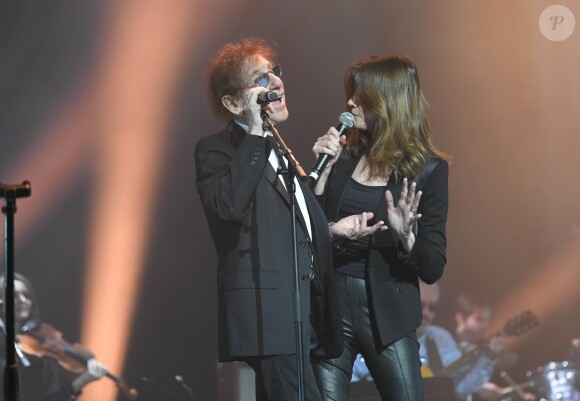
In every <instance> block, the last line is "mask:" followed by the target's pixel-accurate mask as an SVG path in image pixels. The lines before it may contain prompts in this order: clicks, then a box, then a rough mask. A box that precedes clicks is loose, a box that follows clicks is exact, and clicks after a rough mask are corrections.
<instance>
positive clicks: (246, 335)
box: [195, 121, 343, 361]
mask: <svg viewBox="0 0 580 401" xmlns="http://www.w3.org/2000/svg"><path fill="white" fill-rule="evenodd" d="M270 150H271V146H270V139H267V138H262V137H258V136H255V135H248V134H246V133H245V132H244V130H243V129H242V128H241V127H240V126H239V125H238V124H236V123H234V122H233V121H231V122H230V124H229V125H228V127H227V128H226V129H225V130H223V131H221V132H219V133H217V134H215V135H211V136H208V137H205V138H202V139H201V140H200V141H199V142H198V143H197V145H196V149H195V161H196V169H197V183H196V186H197V190H198V192H199V195H200V197H201V202H202V205H203V208H204V211H205V215H206V218H207V221H208V223H209V229H210V232H211V236H212V238H213V241H214V245H215V248H216V251H217V255H218V258H219V263H218V274H217V284H218V302H219V305H218V313H219V317H218V321H219V359H220V361H230V360H240V359H244V358H245V357H250V356H265V355H290V354H294V353H295V340H294V339H295V333H294V329H295V327H294V314H293V302H292V299H293V298H292V294H293V291H294V270H293V262H292V247H291V244H292V242H291V229H290V227H291V218H290V207H289V205H290V204H289V196H288V193H287V192H286V190H285V189H284V187H283V186H282V184H281V183H280V182H279V180H278V179H277V178H276V173H275V172H274V169H273V168H272V166H271V165H270V163H269V162H268V156H269V154H270ZM300 186H301V188H302V191H303V193H304V198H305V200H306V204H307V206H308V212H309V214H310V219H311V225H312V237H313V238H312V244H313V246H312V244H311V243H310V241H309V237H308V232H307V229H306V226H305V224H304V218H303V217H302V215H301V213H300V211H299V210H300V209H299V207H298V206H296V209H297V211H298V215H299V216H298V224H297V225H296V227H297V234H298V244H299V245H298V247H297V248H298V265H299V270H300V277H301V280H300V283H301V291H300V293H301V301H302V316H303V320H304V329H305V330H306V329H307V328H308V326H307V325H308V317H309V316H310V320H311V323H312V328H313V330H314V331H315V336H316V337H317V338H318V340H319V342H320V343H319V344H318V345H319V347H318V348H317V349H315V350H313V351H315V352H316V354H317V356H319V357H335V356H338V355H340V354H341V353H342V346H343V345H342V321H341V317H340V310H339V306H338V300H337V294H336V287H335V284H334V276H333V272H332V266H331V263H332V261H331V260H332V252H331V243H330V235H329V232H328V223H327V220H326V217H325V215H324V212H323V211H322V209H321V208H320V206H319V204H318V202H317V201H316V198H315V197H314V194H313V193H312V192H311V190H310V189H309V188H308V187H307V185H305V184H304V183H300ZM312 252H313V255H314V260H315V262H316V270H317V275H316V276H315V279H313V280H311V279H310V273H311V268H310V255H311V253H312ZM311 284H312V285H311ZM311 289H312V291H311ZM311 292H312V294H311ZM311 295H312V296H311ZM310 306H311V307H310Z"/></svg>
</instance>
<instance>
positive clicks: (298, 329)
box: [261, 111, 306, 401]
mask: <svg viewBox="0 0 580 401" xmlns="http://www.w3.org/2000/svg"><path fill="white" fill-rule="evenodd" d="M261 117H262V121H263V124H262V128H263V129H264V131H270V132H272V134H273V135H274V138H276V141H277V142H278V144H279V145H280V148H281V150H282V153H283V154H284V156H286V157H287V159H288V166H287V167H286V163H284V160H280V166H279V169H278V172H277V174H282V175H285V176H286V177H287V178H288V179H287V180H286V184H287V185H286V189H287V190H288V195H290V218H291V219H292V220H291V223H290V226H291V230H292V234H291V235H292V262H293V266H294V295H293V298H294V299H293V302H294V333H295V335H296V368H297V376H298V377H297V385H298V401H304V357H303V355H302V349H303V339H302V332H303V330H302V329H303V327H302V305H301V298H300V278H299V277H300V272H299V270H298V247H297V245H296V244H297V242H298V238H297V234H296V184H295V180H294V178H295V177H296V173H298V174H299V175H300V179H305V178H306V173H305V172H304V170H303V169H302V167H300V163H298V161H297V160H296V158H295V157H294V154H293V153H292V151H291V150H290V148H288V146H287V145H286V143H285V142H284V140H283V139H282V137H281V136H280V134H279V133H278V130H277V129H276V128H275V127H274V125H273V124H272V123H271V122H270V118H269V116H268V113H267V112H265V111H262V113H261Z"/></svg>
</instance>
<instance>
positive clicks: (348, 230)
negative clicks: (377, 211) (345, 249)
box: [329, 212, 387, 240]
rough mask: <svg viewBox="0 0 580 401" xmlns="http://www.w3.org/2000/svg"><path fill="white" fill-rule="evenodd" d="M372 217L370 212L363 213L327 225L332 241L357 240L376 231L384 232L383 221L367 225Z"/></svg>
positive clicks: (385, 227)
mask: <svg viewBox="0 0 580 401" xmlns="http://www.w3.org/2000/svg"><path fill="white" fill-rule="evenodd" d="M373 216H374V214H373V213H371V212H363V213H361V214H354V215H352V216H348V217H344V218H342V219H340V220H339V221H337V222H336V223H331V224H330V225H329V229H330V234H331V235H332V238H333V239H336V238H344V239H348V240H357V239H359V238H362V237H366V236H367V235H372V234H374V233H376V232H377V231H384V230H386V229H387V226H386V225H385V222H384V221H379V222H378V223H376V224H373V225H372V226H368V225H367V223H368V221H369V220H370V219H372V218H373Z"/></svg>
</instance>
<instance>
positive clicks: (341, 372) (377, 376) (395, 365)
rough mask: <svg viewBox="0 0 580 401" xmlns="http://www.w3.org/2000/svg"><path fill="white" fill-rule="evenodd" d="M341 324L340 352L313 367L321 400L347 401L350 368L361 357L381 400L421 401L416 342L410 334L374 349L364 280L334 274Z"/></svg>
mask: <svg viewBox="0 0 580 401" xmlns="http://www.w3.org/2000/svg"><path fill="white" fill-rule="evenodd" d="M336 285H337V289H338V294H339V298H340V308H341V313H342V322H343V325H344V341H345V342H344V352H343V353H342V355H341V356H340V357H338V358H335V359H327V360H324V361H321V362H316V363H314V364H313V366H314V372H315V375H316V378H317V381H318V383H319V386H321V392H322V393H323V400H324V401H347V400H348V389H349V383H350V380H351V376H352V366H353V364H354V360H355V358H356V356H357V354H358V353H360V354H362V356H363V357H364V359H365V362H366V364H367V367H368V369H369V372H370V373H371V376H372V377H373V380H374V382H375V384H376V386H377V389H378V390H379V393H380V395H381V399H382V400H383V401H422V400H423V384H422V381H421V362H420V359H419V343H418V342H417V339H416V335H415V333H411V334H409V335H407V336H405V337H403V338H401V339H399V340H397V341H396V342H394V343H393V344H391V345H389V346H388V347H386V348H384V349H381V350H377V349H376V346H375V342H374V339H373V330H372V327H371V320H370V315H369V306H368V300H367V290H366V285H365V280H363V279H358V278H354V277H350V276H346V275H343V274H340V273H338V274H336Z"/></svg>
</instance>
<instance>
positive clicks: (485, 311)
mask: <svg viewBox="0 0 580 401" xmlns="http://www.w3.org/2000/svg"><path fill="white" fill-rule="evenodd" d="M456 320H457V337H458V338H460V340H462V341H468V342H478V341H481V340H483V339H484V338H485V333H486V332H487V329H488V327H489V323H490V320H491V309H490V308H487V307H484V306H480V307H476V308H474V309H473V312H471V314H470V315H468V316H462V315H461V314H458V316H457V317H456Z"/></svg>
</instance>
